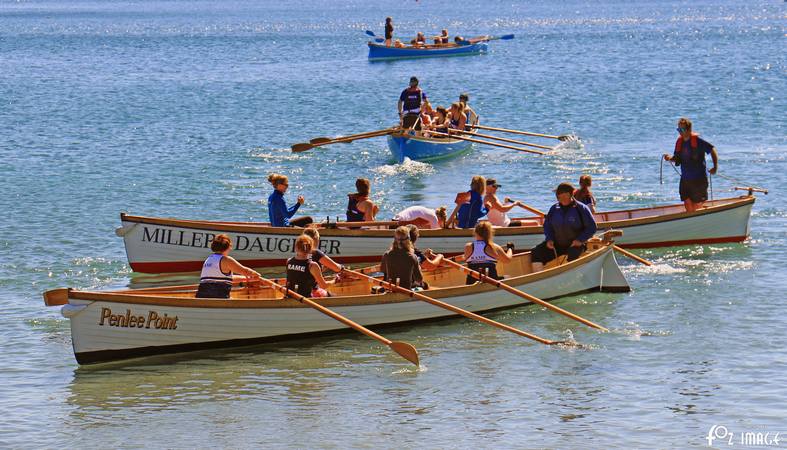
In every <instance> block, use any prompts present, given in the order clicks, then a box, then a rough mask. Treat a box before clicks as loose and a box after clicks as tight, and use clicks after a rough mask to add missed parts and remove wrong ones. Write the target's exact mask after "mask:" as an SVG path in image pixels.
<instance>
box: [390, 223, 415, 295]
mask: <svg viewBox="0 0 787 450" xmlns="http://www.w3.org/2000/svg"><path fill="white" fill-rule="evenodd" d="M380 271H382V272H383V274H384V278H385V281H387V282H389V283H393V284H398V285H399V286H401V287H403V288H405V289H412V288H416V287H417V288H422V286H423V281H424V276H423V274H422V273H421V266H420V264H418V257H417V256H415V253H414V248H413V243H412V242H411V241H410V230H409V229H408V228H407V227H398V228H397V229H396V230H395V231H394V240H393V243H392V244H391V248H390V249H388V251H387V252H385V254H384V255H383V258H382V261H381V262H380Z"/></svg>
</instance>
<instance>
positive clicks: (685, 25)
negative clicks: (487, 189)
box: [0, 0, 787, 448]
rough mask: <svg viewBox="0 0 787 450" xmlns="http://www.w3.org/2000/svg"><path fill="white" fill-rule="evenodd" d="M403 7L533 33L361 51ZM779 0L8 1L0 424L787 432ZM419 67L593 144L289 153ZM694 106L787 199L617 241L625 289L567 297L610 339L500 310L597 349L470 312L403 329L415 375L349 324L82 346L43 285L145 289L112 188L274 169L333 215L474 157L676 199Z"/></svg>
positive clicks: (348, 432) (446, 84)
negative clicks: (436, 49)
mask: <svg viewBox="0 0 787 450" xmlns="http://www.w3.org/2000/svg"><path fill="white" fill-rule="evenodd" d="M386 15H392V16H393V17H394V21H395V24H396V32H397V34H399V35H407V36H410V35H412V34H414V32H415V31H425V32H427V34H429V33H437V32H439V30H440V29H441V28H443V27H448V29H449V31H451V33H452V34H453V33H454V32H458V33H461V34H462V35H464V36H472V35H477V34H486V33H490V34H506V33H515V34H516V39H514V40H511V41H496V42H492V43H491V44H490V49H491V52H490V53H489V54H487V55H484V56H475V57H466V58H453V59H431V60H414V61H397V62H390V63H375V64H370V63H369V62H368V61H367V60H366V48H365V43H366V39H365V36H364V34H363V30H365V29H371V30H374V31H375V32H377V33H379V34H381V33H382V31H383V29H382V21H383V19H384V18H385V16H386ZM785 18H787V14H786V13H785V3H783V2H781V1H723V2H709V1H704V0H703V1H695V2H675V1H664V2H655V1H636V2H624V1H617V2H610V1H601V2H590V1H573V0H569V1H563V2H544V1H537V2H528V3H522V4H519V3H518V2H510V1H507V2H504V1H499V0H491V1H485V2H477V3H472V2H471V3H469V4H467V3H466V2H465V3H462V4H458V3H456V2H449V1H438V0H421V1H420V2H414V1H405V0H397V1H385V2H365V1H360V0H349V1H343V2H337V1H317V0H304V1H302V2H271V1H268V0H263V1H256V2H251V1H235V0H229V1H223V2H208V1H190V2H186V1H181V0H171V1H103V0H95V1H68V0H66V1H35V0H33V1H7V0H0V130H1V131H0V193H2V195H0V210H2V211H3V214H2V216H1V217H2V218H0V224H1V226H0V229H1V230H2V234H0V248H2V256H1V257H0V307H1V308H2V314H0V446H1V447H14V448H24V447H55V446H57V447H63V448H76V447H102V448H113V447H136V448H138V447H169V448H187V447H225V448H248V447H302V448H316V447H319V448H346V447H368V448H372V447H375V448H376V447H385V448H419V447H425V448H448V447H458V448H476V447H500V446H507V447H512V448H542V447H547V448H578V447H585V448H605V447H622V448H673V447H678V448H688V447H697V448H699V447H704V446H707V441H706V439H705V437H706V436H707V434H708V430H709V429H710V428H711V426H713V425H724V426H726V427H727V428H728V429H729V431H731V432H734V433H735V435H736V436H738V435H739V433H742V432H745V431H762V432H766V431H768V432H771V433H774V432H777V431H781V432H785V433H786V434H787V422H785V420H784V419H785V416H786V415H787V407H785V399H787V352H786V351H785V348H787V336H786V335H785V327H787V319H785V314H784V313H783V311H784V301H785V291H787V273H786V272H785V267H786V266H787V227H786V226H787V208H785V206H784V204H783V202H781V201H780V200H779V198H783V197H784V192H783V191H782V187H783V186H784V185H785V184H787V163H786V162H785V154H786V152H787V138H786V137H785V119H784V117H785V111H786V110H787V101H786V100H785V93H787V78H786V75H787V72H786V69H787V68H786V67H785V28H784V25H785ZM411 75H417V76H418V77H419V78H420V79H421V80H422V86H423V88H424V90H425V91H426V92H427V94H428V95H429V96H430V97H431V98H432V100H433V102H434V103H436V104H443V105H445V104H448V103H449V102H450V101H452V100H454V99H455V98H456V97H457V95H458V94H459V93H460V92H462V91H467V92H469V93H470V95H471V104H472V105H473V106H474V108H475V109H476V110H477V111H478V112H479V113H480V115H481V117H482V120H483V121H484V122H485V123H486V124H488V125H493V126H503V127H509V128H517V129H525V130H532V131H537V132H547V133H553V134H561V133H568V132H573V133H576V134H577V135H579V136H581V138H582V141H583V143H584V146H583V147H581V148H564V149H562V150H560V151H557V152H555V153H554V154H552V155H549V156H546V157H538V156H534V155H526V154H520V153H518V152H512V151H506V150H502V149H495V148H490V147H476V148H475V150H474V151H473V152H471V153H469V154H467V155H465V156H463V157H460V158H457V159H453V160H449V161H444V162H436V163H434V164H423V163H406V164H404V165H394V164H392V163H391V162H390V161H389V154H388V151H387V148H386V145H385V140H384V139H382V138H376V139H370V140H364V141H358V142H356V143H353V144H351V145H336V146H329V147H325V148H323V149H318V150H314V151H311V152H307V153H303V154H298V155H295V154H292V153H291V152H290V151H289V146H290V145H291V144H293V143H296V142H302V141H307V140H308V139H310V138H312V137H316V136H333V135H338V134H350V133H357V132H362V131H367V130H374V129H379V128H383V127H387V126H390V125H392V124H393V123H394V121H395V119H396V114H395V107H396V100H397V98H398V94H399V92H400V91H401V89H402V88H404V87H405V85H406V83H407V79H408V78H409V77H410V76H411ZM681 115H686V116H689V117H690V118H692V119H693V120H694V122H695V130H696V131H698V132H700V133H701V134H702V135H703V137H705V138H706V139H707V140H709V141H710V142H712V143H713V144H714V145H715V146H716V147H717V148H718V151H719V155H720V160H721V162H720V174H721V175H725V176H727V177H732V178H733V179H735V180H730V179H729V178H721V177H715V178H714V180H713V188H714V195H715V196H716V197H722V196H729V195H735V194H733V193H732V192H731V191H730V188H731V187H732V186H734V185H739V184H747V183H748V184H755V185H761V186H763V187H766V188H768V189H770V190H771V195H768V196H759V197H758V200H757V204H756V205H755V207H754V213H753V217H752V236H751V239H750V240H749V241H747V242H746V243H744V244H740V245H710V246H698V247H685V248H667V249H659V250H651V251H641V252H640V254H642V255H643V256H645V257H647V258H649V259H652V260H654V261H655V262H656V265H655V266H654V267H652V268H644V267H642V266H638V265H634V264H633V263H631V262H630V261H627V260H621V265H622V266H623V269H624V271H625V273H626V275H627V277H628V278H629V281H630V283H631V285H632V287H633V291H632V292H631V293H630V294H587V295H581V296H576V297H571V298H566V299H563V300H560V301H559V302H558V303H559V304H560V305H562V306H564V307H566V308H568V309H570V310H572V311H574V312H576V313H578V314H580V315H582V316H585V317H587V318H589V319H590V320H593V321H596V322H599V323H601V324H604V325H606V326H607V327H609V328H610V329H612V330H613V332H612V333H608V334H603V335H602V334H599V333H595V332H593V331H590V330H589V329H587V328H585V327H581V326H580V325H577V324H576V323H574V322H570V321H568V320H567V319H563V318H561V317H560V316H557V315H555V314H553V313H547V312H545V311H543V310H542V309H539V308H533V307H526V308H520V309H516V310H511V311H508V312H505V313H501V314H497V315H495V316H494V317H495V319H497V320H500V321H503V322H505V323H508V324H511V325H513V326H517V327H521V328H524V329H526V330H529V331H531V332H533V333H536V334H539V335H542V336H545V337H552V338H560V337H564V336H566V335H568V334H570V333H571V334H573V336H574V337H575V338H576V339H577V340H579V341H581V342H584V343H588V344H591V346H592V349H590V350H583V351H567V350H558V349H553V348H546V347H543V346H539V345H538V344H534V343H531V342H529V341H526V340H524V339H522V338H519V337H517V336H515V335H512V334H506V333H503V332H500V331H498V330H495V329H493V328H490V327H487V326H484V325H481V324H478V323H474V322H470V321H467V320H460V319H457V320H452V321H445V322H441V323H437V324H432V325H424V326H413V327H406V328H402V329H396V330H389V331H387V332H385V333H384V334H385V335H386V336H387V337H388V338H391V339H396V340H405V341H409V342H411V343H413V344H414V345H415V346H416V347H417V348H418V349H419V350H420V352H421V355H422V361H423V363H424V366H423V368H422V369H421V370H420V371H416V370H414V369H412V368H411V367H410V366H409V365H407V363H406V362H403V361H402V360H401V359H399V358H398V357H397V356H396V355H394V354H392V353H390V352H389V351H387V349H385V348H384V347H381V346H380V345H378V344H377V343H376V342H374V341H371V340H369V339H367V338H365V337H362V336H360V335H344V336H340V337H338V338H331V339H323V340H312V341H306V342H297V343H290V344H286V345H277V346H262V347H256V348H251V349H249V348H245V349H240V350H227V351H214V352H206V353H200V354H191V355H188V356H178V357H167V358H160V359H147V360H138V361H134V362H133V363H131V364H122V365H113V366H103V367H98V368H79V367H78V366H77V364H76V362H75V361H74V358H73V354H72V349H71V342H70V331H69V327H68V321H67V320H66V319H64V318H63V317H61V316H60V314H59V311H58V310H57V308H50V309H47V308H46V307H44V305H43V302H42V299H41V292H42V291H44V290H47V289H52V288H56V287H63V286H73V287H81V288H96V289H110V288H119V287H124V286H128V285H129V283H130V282H131V281H132V274H131V272H130V270H129V268H128V266H127V262H126V258H125V252H124V249H123V244H122V241H121V239H120V238H118V237H117V236H115V234H114V233H113V230H114V228H115V227H117V226H119V220H118V214H119V212H120V211H129V212H132V213H137V214H145V215H157V216H172V217H182V218H201V219H223V220H233V221H234V220H249V219H251V220H263V219H267V211H266V209H265V198H266V197H267V195H268V192H269V185H268V184H267V183H266V181H265V177H266V175H267V174H268V173H269V172H272V171H276V172H283V173H286V174H289V175H290V177H291V183H290V186H291V187H290V190H291V193H290V194H289V195H288V198H289V200H290V201H293V200H294V198H295V195H297V194H299V193H300V194H303V195H304V196H305V197H306V200H307V203H306V205H305V206H304V208H302V211H303V212H304V213H308V214H311V215H313V216H316V217H325V216H327V215H331V216H332V217H333V216H335V215H338V214H341V213H342V212H343V210H344V202H345V201H346V200H345V199H346V197H345V194H346V193H347V192H350V191H351V190H352V189H353V185H352V181H353V180H354V179H355V178H356V177H358V176H366V177H369V178H372V179H373V190H374V195H373V197H374V199H375V200H376V201H378V202H379V204H380V205H381V209H382V211H383V213H382V214H381V217H382V218H387V217H390V216H391V215H392V214H393V213H395V212H396V211H397V210H399V209H400V208H402V207H404V206H406V205H410V204H413V203H418V204H425V205H432V206H438V205H440V204H449V203H450V202H451V201H452V199H453V196H454V193H456V192H458V191H460V190H465V189H466V188H467V186H468V184H469V180H470V177H471V176H472V175H474V174H483V175H486V176H493V177H496V178H497V179H498V181H499V182H500V183H501V184H503V188H502V189H501V191H502V193H503V194H504V195H510V196H511V197H514V198H520V199H522V200H525V201H526V202H528V203H530V204H532V205H535V206H538V207H542V208H545V207H547V206H548V205H549V203H550V202H551V199H552V194H551V193H550V189H552V188H553V187H554V185H555V184H556V183H558V182H560V181H563V180H569V181H572V182H575V181H576V180H577V179H578V177H579V175H580V174H582V173H589V174H591V175H592V176H593V178H594V190H595V193H596V196H597V197H598V199H599V201H600V202H601V207H602V208H603V209H618V208H625V207H637V206H647V205H652V204H657V203H662V202H672V201H675V200H676V196H677V176H676V174H675V173H674V172H673V171H672V169H671V168H669V167H668V166H667V167H664V175H663V176H664V184H663V185H660V184H659V155H660V154H661V153H663V152H665V151H670V149H671V147H672V146H673V143H674V140H675V137H676V135H675V122H676V120H677V118H678V117H680V116H681ZM534 141H535V142H540V141H537V140H535V139H534ZM381 251H382V249H381ZM137 279H138V277H137V276H135V277H134V280H135V281H137ZM142 281H145V280H144V279H143V280H142ZM785 441H787V435H786V436H785ZM719 442H720V441H716V443H715V445H716V446H722V447H723V446H726V443H723V444H719ZM783 445H784V444H782V446H783ZM738 447H740V444H738Z"/></svg>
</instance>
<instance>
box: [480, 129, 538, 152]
mask: <svg viewBox="0 0 787 450" xmlns="http://www.w3.org/2000/svg"><path fill="white" fill-rule="evenodd" d="M473 135H474V136H478V137H482V138H487V139H495V140H498V141H503V142H510V143H512V144H519V145H527V146H528V147H535V148H543V149H545V150H554V148H553V147H549V146H547V145H540V144H531V143H530V142H525V141H517V140H516V139H508V138H504V137H500V136H492V135H491V134H481V133H474V134H473Z"/></svg>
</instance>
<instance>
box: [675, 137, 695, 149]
mask: <svg viewBox="0 0 787 450" xmlns="http://www.w3.org/2000/svg"><path fill="white" fill-rule="evenodd" d="M698 137H699V134H697V133H691V139H689V143H690V144H691V149H692V150H697V138H698ZM682 149H683V136H678V140H677V141H675V153H678V152H680V151H681V150H682Z"/></svg>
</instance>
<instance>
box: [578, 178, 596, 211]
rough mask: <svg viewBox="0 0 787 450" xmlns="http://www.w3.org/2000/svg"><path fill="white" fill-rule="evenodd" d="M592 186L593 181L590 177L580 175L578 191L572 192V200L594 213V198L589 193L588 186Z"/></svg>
mask: <svg viewBox="0 0 787 450" xmlns="http://www.w3.org/2000/svg"><path fill="white" fill-rule="evenodd" d="M592 185H593V179H592V178H590V175H582V176H580V177H579V189H577V190H576V191H574V200H576V201H578V202H582V203H584V204H586V205H587V207H588V208H590V212H592V213H595V212H596V197H594V196H593V193H592V192H590V186H592Z"/></svg>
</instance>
